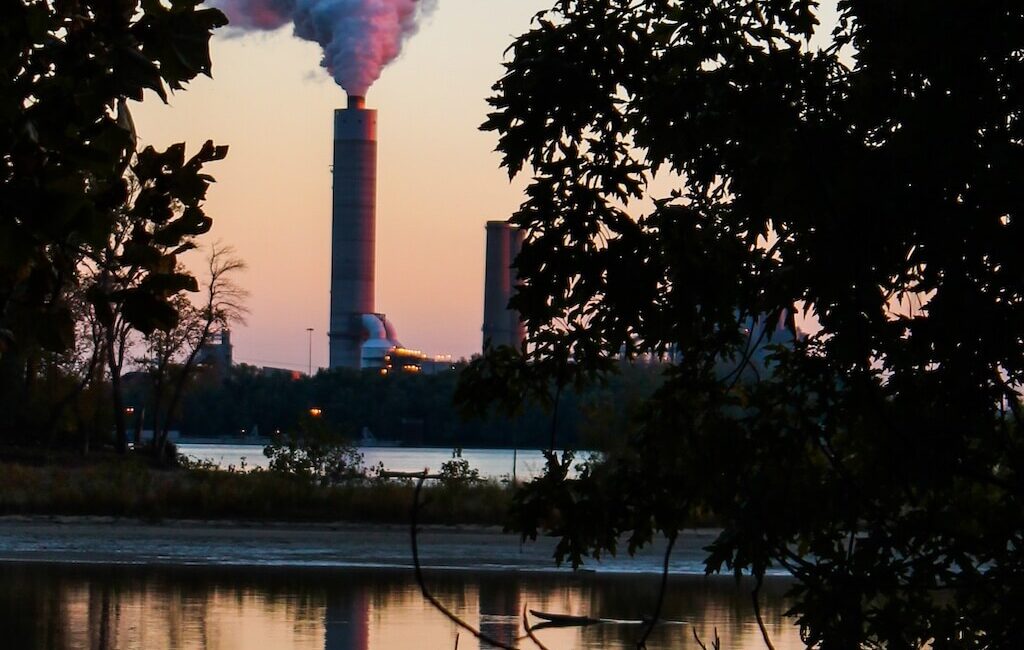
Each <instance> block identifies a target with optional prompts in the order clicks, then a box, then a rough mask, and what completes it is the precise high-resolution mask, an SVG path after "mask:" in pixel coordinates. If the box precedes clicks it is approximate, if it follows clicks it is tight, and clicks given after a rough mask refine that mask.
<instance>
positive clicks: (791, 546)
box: [461, 0, 1024, 648]
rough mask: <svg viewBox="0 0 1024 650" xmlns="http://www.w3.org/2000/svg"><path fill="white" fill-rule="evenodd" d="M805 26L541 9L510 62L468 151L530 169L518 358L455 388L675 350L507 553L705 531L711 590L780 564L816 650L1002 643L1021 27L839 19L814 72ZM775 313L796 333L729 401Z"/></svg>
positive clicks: (1017, 629) (1020, 281) (568, 554)
mask: <svg viewBox="0 0 1024 650" xmlns="http://www.w3.org/2000/svg"><path fill="white" fill-rule="evenodd" d="M816 5H817V3H816V2H813V1H811V0H782V1H777V0H690V1H687V2H669V1H666V0H639V1H637V0H586V1H582V0H562V1H560V2H557V3H556V4H555V7H554V9H553V10H552V11H551V12H548V13H545V14H541V15H540V16H538V18H537V20H536V22H535V26H534V28H533V29H532V30H531V31H530V32H529V33H527V34H524V35H523V36H521V37H520V38H518V39H517V40H516V41H515V43H514V44H513V45H512V48H511V50H510V52H511V62H510V63H509V64H508V66H507V68H508V69H507V73H506V75H505V76H504V77H503V78H502V79H501V80H500V81H499V82H498V84H497V85H496V86H495V90H496V95H495V96H494V98H493V99H492V100H491V102H492V104H493V106H494V107H495V112H494V113H493V114H492V115H491V116H490V117H489V118H488V121H487V122H486V124H485V125H484V128H485V129H488V130H493V131H496V132H497V133H498V135H499V137H500V139H499V149H500V151H501V152H502V153H503V154H504V165H505V166H506V167H507V168H508V170H509V172H510V173H511V174H513V175H515V174H517V173H519V172H520V171H521V170H523V169H526V168H530V169H531V170H532V171H531V174H532V175H533V182H532V183H531V185H530V186H529V188H528V189H527V196H526V200H525V202H524V203H523V205H522V207H521V208H520V210H519V211H518V212H517V213H516V214H515V215H514V218H513V219H514V221H515V222H516V223H518V224H519V225H520V226H522V227H524V228H526V229H527V230H528V233H529V235H528V239H527V243H526V245H525V246H524V248H523V252H522V254H521V255H520V256H519V258H518V261H517V265H518V268H519V273H520V279H521V282H522V285H521V287H520V290H519V292H518V295H517V297H516V298H514V299H513V302H514V306H516V307H518V308H519V309H520V310H521V312H522V313H523V315H524V316H525V318H526V320H527V323H528V328H529V345H528V348H527V350H528V354H527V356H526V357H525V358H522V357H517V356H516V355H509V354H508V351H505V352H504V354H501V353H498V354H497V355H495V356H493V357H492V358H490V359H482V360H480V361H478V362H475V363H474V364H473V365H472V367H471V368H470V372H469V373H468V374H467V380H468V381H467V383H466V384H465V386H464V387H463V389H462V393H461V394H462V397H463V399H465V400H470V401H472V400H477V401H481V400H492V401H493V400H498V401H503V402H505V403H506V404H507V405H508V404H513V405H514V404H515V402H516V400H517V399H519V398H522V397H523V396H530V395H536V394H537V393H548V394H549V395H550V394H552V393H555V392H557V391H558V390H560V387H562V386H570V385H573V384H577V383H581V382H584V381H588V380H591V379H594V378H597V377H600V376H602V375H603V374H605V373H607V372H608V371H609V370H610V369H611V367H612V360H613V359H615V358H616V357H617V356H618V355H619V354H622V353H625V354H627V355H635V354H641V353H652V354H671V355H672V358H673V359H674V361H675V362H674V363H673V364H672V366H671V368H670V369H669V370H668V372H667V373H666V382H665V384H664V385H663V386H662V387H661V389H660V390H659V391H658V392H657V393H656V394H655V395H654V397H653V398H651V399H650V400H649V401H648V402H647V408H646V412H645V414H644V416H643V417H642V419H641V420H640V422H639V425H638V427H637V429H636V431H635V432H634V433H633V434H632V435H631V440H630V444H629V445H628V447H627V449H626V450H624V451H623V452H622V453H621V454H620V455H619V456H618V457H616V458H613V459H612V460H611V461H610V462H609V463H607V464H606V465H605V466H603V467H600V468H595V469H594V470H593V471H592V472H591V473H589V474H586V475H585V476H584V477H583V478H582V479H581V480H579V481H571V480H566V479H565V474H564V472H563V471H562V467H561V464H560V463H559V462H558V459H557V458H555V457H554V456H552V458H551V471H550V474H549V476H547V477H545V478H543V479H540V480H539V481H538V482H537V483H536V484H534V485H532V486H530V487H529V488H527V489H526V490H524V491H523V492H522V494H521V495H520V496H519V499H518V503H519V505H518V509H517V516H518V522H517V526H518V528H519V529H520V530H521V531H522V532H523V533H524V535H526V536H529V537H535V536H536V535H537V534H538V532H539V531H540V530H543V529H545V528H548V529H553V530H554V531H555V532H556V533H558V534H559V535H561V536H562V541H561V543H560V545H559V547H558V552H557V553H558V557H559V559H568V560H569V561H571V562H573V563H578V562H580V561H581V560H582V558H583V557H584V556H585V555H588V554H598V553H601V552H604V551H609V550H615V545H616V543H617V540H619V539H621V538H622V536H625V538H626V539H627V540H628V544H629V547H630V548H633V547H635V546H636V545H639V544H643V543H646V542H647V541H649V540H650V538H651V536H652V535H653V534H655V533H656V532H661V533H664V534H666V535H668V536H669V537H674V536H675V535H676V534H677V533H678V532H679V531H680V530H681V529H682V528H683V527H684V526H685V525H686V524H687V522H688V521H690V517H691V516H692V514H693V512H694V510H695V509H699V508H703V507H711V508H712V509H713V510H714V511H715V512H716V514H717V515H718V516H719V517H720V518H721V519H722V521H723V522H724V524H725V527H724V530H723V532H722V534H721V536H720V537H719V538H718V540H717V541H716V542H715V543H714V544H713V545H712V546H711V547H710V548H709V549H708V551H709V554H708V557H707V568H708V571H710V572H718V571H735V572H737V573H739V572H748V571H749V572H752V573H753V574H754V575H755V576H761V575H763V573H764V572H765V570H766V569H767V568H768V567H770V566H780V565H781V566H783V567H786V568H787V569H788V570H789V571H790V572H792V573H793V574H794V575H795V576H796V577H797V578H798V583H797V586H796V588H795V589H794V592H793V596H794V597H795V600H794V601H793V602H794V606H793V610H792V614H793V615H794V616H795V617H796V618H797V620H798V622H799V624H800V625H801V629H802V633H803V635H804V639H805V640H806V642H807V643H808V644H810V645H814V646H818V647H822V648H849V647H859V646H863V647H875V646H885V647H892V648H904V647H918V646H919V645H921V644H922V643H924V642H925V641H927V640H929V639H931V640H932V643H933V645H934V647H937V648H947V647H969V648H975V647H978V648H981V647H991V648H1001V647H1014V646H1019V645H1021V643H1022V642H1024V616H1022V612H1024V610H1022V609H1021V608H1020V607H1018V606H1017V605H1016V603H1018V602H1019V601H1020V600H1021V598H1022V597H1024V565H1022V557H1024V556H1022V554H1021V548H1022V544H1024V514H1022V513H1024V510H1022V503H1021V499H1022V496H1024V495H1022V474H1021V472H1022V470H1024V445H1022V439H1021V435H1020V433H1019V432H1020V422H1019V421H1020V399H1019V392H1020V387H1021V381H1022V378H1024V374H1022V373H1024V341H1022V339H1021V332H1024V268H1022V267H1021V259H1022V258H1021V255H1020V253H1019V251H1020V250H1021V249H1022V246H1024V214H1022V213H1021V209H1022V206H1024V202H1022V199H1024V189H1022V188H1024V185H1022V184H1021V182H1020V178H1021V177H1022V175H1024V144H1022V142H1024V121H1022V117H1024V115H1022V113H1024V94H1022V93H1024V90H1022V89H1024V86H1022V85H1021V79H1024V5H1021V3H1019V2H1009V1H1002V2H986V3H962V2H960V3H958V2H932V1H930V0H929V1H926V0H904V1H900V2H873V1H871V2H869V1H856V0H841V1H840V2H839V14H840V15H839V20H838V24H837V25H836V27H835V30H834V32H833V33H832V35H831V39H826V40H827V41H828V42H827V44H826V45H824V46H822V47H815V46H810V45H809V44H808V43H809V38H810V37H811V36H812V33H813V32H814V31H815V29H816V22H817V21H816V14H817V7H816ZM819 30H820V28H819ZM820 36H821V35H820V34H819V37H820ZM655 171H660V173H661V174H663V175H664V174H675V175H677V176H674V178H675V179H676V182H677V184H678V187H677V189H676V190H675V191H673V192H671V193H670V194H668V195H667V196H654V197H650V198H653V199H655V203H654V207H653V208H652V209H651V210H650V211H649V213H647V214H644V215H639V214H636V213H635V212H636V211H635V210H633V213H632V214H631V213H630V212H629V211H627V210H630V209H631V208H630V206H631V205H635V204H636V201H637V200H638V199H641V198H645V197H646V196H647V195H648V192H649V190H648V179H649V174H650V173H653V172H655ZM794 307H796V309H797V310H798V311H799V313H800V314H801V315H802V316H803V317H807V318H808V322H809V323H811V324H810V325H808V329H809V330H810V335H809V336H808V337H807V338H806V339H798V338H796V337H791V339H796V340H791V343H790V344H788V345H785V346H780V347H778V348H776V349H774V353H775V361H774V365H773V372H772V374H771V377H770V378H764V379H763V380H762V381H747V380H745V379H744V380H743V381H739V379H740V377H741V376H742V369H743V367H744V363H745V361H746V360H747V358H748V357H749V354H750V351H751V349H753V348H756V347H758V344H759V343H760V341H758V340H757V339H756V338H755V337H754V335H750V336H748V335H747V334H746V332H745V331H744V328H745V326H746V324H748V323H749V322H750V321H751V319H753V318H756V317H758V316H764V318H766V319H767V322H776V321H777V320H779V319H782V320H786V319H785V318H784V317H785V316H787V315H789V314H791V310H792V309H793V308H794ZM815 322H816V323H817V324H813V323H815ZM788 327H789V328H790V329H791V330H792V329H793V328H794V327H795V325H794V320H793V319H788ZM794 334H795V332H794ZM752 339H753V340H752ZM723 360H726V361H729V362H730V363H732V364H733V366H734V367H735V368H738V369H734V370H726V371H723V369H722V368H723V363H722V362H723ZM552 387H554V390H552Z"/></svg>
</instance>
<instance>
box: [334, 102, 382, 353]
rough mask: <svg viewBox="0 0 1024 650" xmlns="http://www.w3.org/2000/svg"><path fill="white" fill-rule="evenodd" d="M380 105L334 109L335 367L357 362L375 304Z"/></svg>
mask: <svg viewBox="0 0 1024 650" xmlns="http://www.w3.org/2000/svg"><path fill="white" fill-rule="evenodd" d="M376 203H377V111H375V110H372V109H367V108H365V102H364V100H363V98H362V97H360V96H349V101H348V108H342V109H338V110H336V111H334V190H333V203H332V211H331V213H332V221H331V321H330V331H329V332H328V333H327V336H328V338H329V340H330V367H331V368H359V367H360V366H361V359H360V352H361V349H362V344H363V339H364V338H365V333H364V331H363V330H364V327H363V322H362V317H363V315H364V314H373V313H375V309H374V295H373V294H374V235H375V230H376V218H377V215H376V212H377V209H376Z"/></svg>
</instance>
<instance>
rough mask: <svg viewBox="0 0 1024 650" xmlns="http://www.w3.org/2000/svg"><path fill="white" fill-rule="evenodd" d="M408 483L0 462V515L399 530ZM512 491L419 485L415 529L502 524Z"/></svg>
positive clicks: (125, 462)
mask: <svg viewBox="0 0 1024 650" xmlns="http://www.w3.org/2000/svg"><path fill="white" fill-rule="evenodd" d="M414 489H415V485H414V484H413V482H412V481H393V480H388V481H384V480H377V481H365V482H359V483H353V484H343V485H338V486H332V487H320V486H317V485H314V484H311V483H310V482H308V481H304V480H302V479H299V478H296V477H293V476H288V475H285V474H281V473H278V472H269V471H255V472H247V473H243V472H229V471H224V470H212V469H183V468H174V469H155V468H153V467H151V466H149V465H148V464H147V463H146V462H145V461H144V460H142V459H132V458H127V459H125V458H118V459H109V460H105V461H101V462H97V463H91V464H87V465H84V464H83V465H72V466H65V465H50V464H48V465H32V464H25V463H18V462H2V463H0V515H79V516H83V515H93V516H112V517H132V518H140V519H149V520H159V519H211V520H212V519H249V520H268V521H270V520H273V521H308V522H324V521H352V522H373V523H392V524H406V523H408V522H409V516H410V508H411V505H412V498H413V491H414ZM511 499H512V489H511V488H509V487H507V486H506V485H503V484H500V483H497V482H493V481H475V482H471V483H467V484H463V485H443V484H440V483H438V482H434V481H431V482H428V483H427V484H426V485H424V488H423V498H422V501H421V503H422V506H421V508H420V521H421V522H423V523H427V524H480V525H502V524H504V523H505V513H507V512H508V509H509V505H510V503H511Z"/></svg>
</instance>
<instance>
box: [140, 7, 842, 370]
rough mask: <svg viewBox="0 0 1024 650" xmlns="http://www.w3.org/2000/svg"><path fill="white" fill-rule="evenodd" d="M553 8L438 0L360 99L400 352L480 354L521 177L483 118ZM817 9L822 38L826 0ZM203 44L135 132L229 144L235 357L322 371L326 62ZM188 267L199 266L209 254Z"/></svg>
mask: <svg viewBox="0 0 1024 650" xmlns="http://www.w3.org/2000/svg"><path fill="white" fill-rule="evenodd" d="M553 4H554V0H438V1H437V8H436V10H435V11H434V12H433V13H432V14H431V15H430V16H428V17H427V18H426V19H425V20H424V21H423V22H422V24H421V26H420V29H419V32H418V33H417V34H416V35H414V36H413V37H411V38H410V39H409V40H408V41H407V42H406V44H405V47H404V50H403V52H402V54H401V55H400V56H399V58H398V59H397V60H396V61H394V62H393V63H392V64H391V65H390V66H388V67H387V68H385V69H384V72H383V74H382V76H381V78H380V79H379V80H378V81H377V82H376V83H375V84H374V85H373V86H372V87H371V88H370V90H369V93H368V95H367V106H368V107H369V108H375V109H377V110H378V133H377V137H378V177H377V178H378V186H377V249H376V256H377V265H376V274H377V287H376V306H377V309H378V311H381V312H383V313H385V314H387V316H388V319H389V320H390V321H391V322H392V323H394V324H395V326H396V329H397V331H398V338H399V339H400V340H401V342H402V343H403V345H405V346H406V347H410V348H414V349H419V350H422V351H424V352H426V353H428V354H432V355H451V356H453V357H455V358H460V357H469V356H471V355H472V354H474V353H476V352H478V351H479V348H480V344H481V331H480V328H481V324H482V313H483V277H484V236H485V235H484V224H485V223H486V222H487V221H488V220H491V219H507V218H508V217H509V216H511V215H512V213H513V212H514V211H515V210H516V208H517V207H518V205H519V204H520V203H521V202H522V197H523V194H522V193H523V189H524V187H525V185H526V183H527V182H528V180H529V179H528V178H527V177H526V176H520V177H518V178H516V179H515V180H514V181H511V182H510V181H509V179H508V175H507V174H506V172H505V171H504V170H503V169H501V168H500V167H499V162H500V158H499V155H498V154H497V153H495V152H494V148H495V145H496V143H497V136H496V134H494V133H483V132H481V131H479V129H478V126H479V125H480V124H481V123H482V122H483V121H484V119H485V117H486V114H487V112H488V109H489V107H488V105H487V103H486V98H487V97H488V96H490V95H491V92H492V91H491V86H492V85H493V84H494V82H495V81H497V80H498V79H499V78H500V77H501V75H502V70H503V69H502V67H501V62H502V61H503V60H504V57H505V50H506V48H507V47H508V46H509V45H510V44H511V43H512V41H513V40H514V38H515V37H516V36H517V35H519V34H522V33H524V32H525V31H527V30H528V29H529V27H530V24H531V18H532V17H533V16H534V15H535V14H536V13H537V12H539V11H542V10H544V9H547V8H550V7H551V6H552V5H553ZM819 17H820V18H821V19H822V23H823V27H824V29H821V30H820V33H819V35H818V37H816V39H815V41H819V40H820V41H821V42H820V43H815V45H816V46H819V47H820V46H822V45H823V44H824V43H825V42H827V41H828V37H827V34H828V33H829V31H831V28H832V26H833V25H834V24H835V0H825V2H824V3H823V6H822V8H821V12H820V14H819ZM211 50H212V59H213V78H212V79H207V78H205V77H201V78H199V79H197V80H195V81H193V82H192V83H191V84H189V85H188V87H187V88H186V90H184V91H181V92H178V93H176V94H174V95H172V96H171V98H170V101H169V102H168V103H167V104H166V105H165V104H162V103H161V102H160V100H159V98H157V97H156V96H155V95H152V94H150V95H149V96H148V97H147V98H146V99H145V101H143V102H142V103H140V104H136V105H134V106H133V109H132V110H133V116H134V118H135V123H136V126H137V128H138V131H139V136H140V140H141V141H142V144H152V145H154V146H156V147H158V148H162V147H165V146H167V145H170V144H173V143H175V142H180V141H186V142H187V143H188V145H189V147H190V149H189V150H190V151H194V150H196V149H197V148H198V147H199V146H200V145H201V144H202V142H203V141H205V140H206V139H213V140H214V141H215V142H216V143H217V144H227V145H229V146H230V152H229V155H228V157H227V159H226V160H224V161H220V162H218V163H216V164H215V165H212V166H211V167H210V169H209V171H210V172H211V173H212V174H213V175H214V176H215V177H216V179H217V183H216V184H215V185H214V186H213V187H212V189H211V191H210V193H209V197H208V202H207V205H206V208H207V214H209V215H210V216H211V217H213V219H214V226H213V230H212V232H211V233H210V234H208V235H205V236H204V237H203V239H204V240H205V241H206V242H207V243H209V242H212V241H219V242H221V243H223V244H228V245H230V246H233V247H234V249H235V251H236V253H237V255H238V256H239V257H241V258H242V259H244V260H245V261H246V263H247V264H248V269H247V271H246V272H245V273H244V275H243V276H242V277H240V278H239V280H240V284H242V285H243V286H245V287H246V288H247V289H248V290H249V292H250V297H249V300H248V306H249V309H250V314H249V316H248V319H247V322H246V324H244V325H237V326H236V327H234V328H233V330H232V341H233V343H234V345H235V360H236V361H239V362H245V363H251V364H254V365H267V366H277V367H284V368H292V369H297V370H305V369H306V367H307V364H309V363H310V360H311V363H312V366H313V367H314V368H316V367H325V366H326V365H327V334H326V332H327V321H328V307H329V300H330V253H331V251H330V236H331V207H330V206H331V176H330V165H331V155H332V147H333V134H332V126H333V111H334V109H335V108H340V107H344V106H345V105H346V102H347V99H346V96H345V93H344V91H343V90H342V89H341V88H340V87H339V86H337V85H336V84H335V83H334V81H333V80H332V79H331V78H330V76H329V74H328V73H327V71H326V70H324V69H323V68H322V67H320V60H321V52H320V47H319V46H318V45H316V44H315V43H312V42H309V41H303V40H301V39H299V38H297V37H295V36H293V35H292V30H291V28H290V27H284V28H282V29H280V30H278V31H275V32H270V33H245V34H243V33H240V32H239V31H237V30H231V28H228V29H225V30H220V31H219V33H218V34H217V35H216V36H215V37H214V39H213V41H212V44H211ZM673 183H674V179H664V178H661V179H656V181H655V183H654V184H653V185H652V186H651V188H650V190H651V191H652V192H654V193H656V194H657V193H659V192H660V193H661V194H662V195H667V193H668V189H669V186H670V185H672V184H673ZM644 207H645V205H644V204H640V205H636V204H634V205H633V206H632V208H633V211H636V210H640V211H643V209H644ZM183 261H184V262H185V263H186V264H187V265H188V266H190V267H191V268H193V269H194V270H195V271H196V272H197V274H199V275H201V270H202V266H203V257H202V253H192V254H191V259H185V260H183ZM307 328H313V332H312V336H311V338H310V335H309V333H308V332H307ZM310 342H311V343H312V345H311V346H310ZM310 348H311V350H312V353H311V354H310Z"/></svg>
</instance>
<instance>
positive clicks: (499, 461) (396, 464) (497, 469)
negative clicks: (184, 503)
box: [178, 443, 589, 480]
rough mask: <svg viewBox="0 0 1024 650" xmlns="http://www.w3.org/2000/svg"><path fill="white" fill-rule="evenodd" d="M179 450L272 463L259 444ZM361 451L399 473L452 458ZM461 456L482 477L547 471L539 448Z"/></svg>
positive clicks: (236, 461)
mask: <svg viewBox="0 0 1024 650" xmlns="http://www.w3.org/2000/svg"><path fill="white" fill-rule="evenodd" d="M178 451H179V452H180V453H182V454H185V455H186V456H189V457H191V458H194V459H199V460H210V461H212V462H214V463H216V464H217V465H218V466H219V467H221V468H224V469H227V468H228V467H229V466H233V467H234V468H235V469H240V468H242V467H243V465H244V466H245V467H249V468H251V467H262V468H266V467H267V465H268V463H269V461H268V459H267V458H266V457H265V456H264V455H263V447H262V446H260V445H208V444H188V443H182V444H179V445H178ZM359 453H361V454H362V455H363V464H364V465H365V466H366V467H376V466H377V464H378V463H381V464H383V465H384V468H385V469H388V470H391V471H396V472H422V471H423V469H424V468H426V469H429V470H430V471H431V472H436V471H438V470H440V469H441V463H443V462H445V461H448V460H451V459H452V450H451V449H446V448H443V447H442V448H438V447H360V448H359ZM587 453H589V452H578V453H577V456H576V457H577V458H578V459H580V460H583V459H585V458H586V455H587ZM462 458H464V459H466V460H467V461H469V465H470V467H473V468H476V469H478V470H479V471H480V476H481V477H483V478H492V479H501V478H507V477H511V476H512V473H513V468H514V469H515V475H516V478H517V479H518V480H524V479H530V478H533V477H534V476H537V475H539V474H540V473H541V472H542V471H543V470H544V457H543V456H542V455H541V452H539V451H537V450H536V449H531V450H524V449H520V450H518V451H513V450H511V449H463V450H462ZM243 459H244V461H243Z"/></svg>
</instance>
